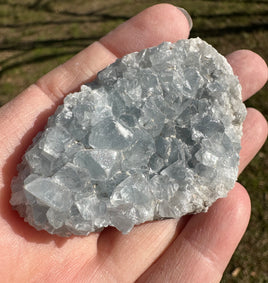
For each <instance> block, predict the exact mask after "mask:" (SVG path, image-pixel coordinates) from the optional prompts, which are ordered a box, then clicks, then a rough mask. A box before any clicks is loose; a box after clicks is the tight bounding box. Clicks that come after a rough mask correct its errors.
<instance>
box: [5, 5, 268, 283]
mask: <svg viewBox="0 0 268 283" xmlns="http://www.w3.org/2000/svg"><path fill="white" fill-rule="evenodd" d="M166 2H168V3H171V4H175V5H177V6H182V7H184V8H186V9H187V10H188V11H189V12H190V14H191V15H192V18H193V21H194V28H193V30H192V32H191V36H192V37H195V36H200V37H202V38H203V39H205V40H207V41H208V42H209V43H211V44H212V45H214V46H215V47H216V48H217V49H218V50H219V51H220V52H221V53H222V54H228V53H230V52H232V51H233V50H236V49H241V48H245V49H251V50H253V51H255V52H257V53H259V54H260V55H261V56H262V57H263V58H265V59H266V60H267V58H268V41H267V38H268V31H267V26H268V17H267V14H268V5H267V4H268V2H267V0H266V1H265V0H263V1H260V0H259V1H257V0H256V1H254V0H252V1H250V0H248V1H246V0H244V1H242V0H239V1H234V0H229V1H202V0H192V1H191V0H189V1H187V0H181V1H166ZM156 3H160V1H150V0H149V1H147V0H136V1H135V0H110V1H105V0H92V1H84V0H74V1H67V0H62V1H58V2H56V1H50V0H24V1H20V0H0V105H3V104H5V103H7V102H8V101H9V100H11V99H12V98H13V97H15V96H16V95H17V94H18V93H20V91H22V90H23V89H24V88H26V87H27V86H28V85H29V84H31V83H33V82H34V81H35V80H36V79H37V78H39V77H40V76H42V75H43V74H45V73H47V72H48V71H49V70H51V69H53V68H54V67H56V66H57V65H59V64H61V63H63V62H64V61H66V60H67V59H68V58H70V57H71V56H73V55H74V54H76V53H77V52H79V51H80V50H81V49H83V48H85V47H86V46H87V45H88V44H90V43H91V42H93V41H94V40H96V39H98V38H100V37H101V36H102V35H104V34H105V33H107V32H109V31H110V30H112V29H113V28H114V27H116V26H117V25H118V24H120V23H122V22H123V21H125V20H126V19H128V18H130V17H131V16H133V15H135V14H136V13H138V12H139V11H141V10H143V9H144V8H146V7H148V6H150V5H153V4H156ZM267 98H268V97H267V88H265V89H263V90H262V91H261V92H260V94H259V95H258V96H256V97H254V98H251V99H250V100H249V101H248V102H247V106H252V107H256V108H258V109H259V110H260V111H261V112H262V113H263V114H264V115H265V116H266V118H267V119H268V99H267ZM267 176H268V144H267V143H266V145H265V146H264V147H263V148H262V150H261V151H260V152H259V153H258V154H257V156H256V157H255V159H254V160H253V162H252V163H251V164H250V166H248V168H247V169H246V170H245V171H244V172H243V174H242V175H241V176H240V178H239V180H240V182H241V183H242V184H243V185H244V186H245V187H247V189H248V191H249V194H250V196H251V200H252V217H251V221H250V224H249V227H248V229H247V232H246V234H245V236H244V238H243V239H242V241H241V243H240V245H239V247H238V249H237V250H236V252H235V254H234V256H233V258H232V260H231V262H230V264H229V265H228V267H227V269H226V271H225V273H224V276H223V279H222V282H268V272H267V266H266V265H267V262H268V252H267V251H268V241H267V239H268V232H267V230H268V229H267V220H268V213H267V201H268V191H267Z"/></svg>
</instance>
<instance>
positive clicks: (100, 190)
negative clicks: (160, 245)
mask: <svg viewBox="0 0 268 283" xmlns="http://www.w3.org/2000/svg"><path fill="white" fill-rule="evenodd" d="M245 115H246V111H245V107H244V105H243V103H242V102H241V87H240V85H239V82H238V79H237V77H236V76H234V74H233V71H232V69H231V67H230V65H229V64H228V63H227V61H226V59H225V58H224V57H223V56H221V55H220V54H219V53H218V52H217V51H216V50H215V49H214V48H213V47H212V46H210V45H208V44H207V43H206V42H204V41H202V40H201V39H199V38H196V39H190V40H181V41H178V42H177V43H175V44H173V43H168V42H164V43H162V44H161V45H159V46H156V47H152V48H149V49H145V50H143V51H141V52H136V53H132V54H129V55H127V56H125V57H123V58H122V59H119V60H117V61H116V62H115V63H114V64H112V65H110V66H108V67H107V68H106V69H104V70H103V71H101V72H100V73H99V74H98V76H97V79H96V80H95V81H93V82H91V83H89V84H88V85H83V86H82V87H81V90H80V92H76V93H73V94H69V95H68V96H67V97H66V98H65V100H64V104H63V105H61V106H59V107H58V109H57V111H56V113H55V114H54V115H53V116H51V117H50V118H49V120H48V124H47V126H46V128H45V130H44V131H43V132H42V133H39V134H38V135H37V137H36V138H35V139H34V141H33V144H32V145H31V146H30V148H29V149H28V150H27V152H26V153H25V155H24V157H23V161H22V163H21V164H20V165H19V166H18V170H19V174H18V176H17V177H15V178H14V179H13V182H12V198H11V201H10V202H11V205H12V206H13V208H15V209H16V210H17V211H18V212H19V214H20V215H21V216H22V217H24V218H25V221H27V222H29V224H31V225H32V226H34V227H35V228H36V229H38V230H41V229H45V230H46V231H48V232H49V233H54V234H58V235H60V236H70V235H71V234H75V235H87V234H88V233H90V232H93V231H98V230H101V229H103V228H104V227H107V226H114V227H116V228H117V229H119V230H121V231H122V232H123V233H127V232H129V231H130V230H131V229H132V228H133V226H134V225H136V224H140V223H143V222H145V221H149V220H156V219H162V218H179V217H181V216H182V215H185V214H188V213H198V212H201V211H206V210H207V208H208V207H209V206H210V205H211V204H212V203H213V202H214V201H215V200H216V199H218V198H220V197H224V196H226V194H227V192H228V191H229V190H230V189H231V188H232V187H233V185H234V182H235V180H236V178H237V172H238V163H239V151H240V140H241V135H242V122H243V120H244V118H245Z"/></svg>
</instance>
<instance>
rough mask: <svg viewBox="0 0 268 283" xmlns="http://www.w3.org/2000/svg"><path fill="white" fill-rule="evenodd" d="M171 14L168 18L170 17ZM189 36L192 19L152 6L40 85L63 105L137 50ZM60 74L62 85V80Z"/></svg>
mask: <svg viewBox="0 0 268 283" xmlns="http://www.w3.org/2000/svg"><path fill="white" fill-rule="evenodd" d="M167 15H168V16H167ZM188 35H189V25H188V20H187V19H186V17H185V15H184V14H183V13H182V12H181V11H179V9H177V8H176V7H174V6H173V5H169V4H159V5H155V6H152V7H150V8H148V9H146V10H144V11H143V12H141V13H140V14H138V15H137V16H135V17H133V18H132V19H130V20H129V21H127V22H125V23H123V24H122V25H120V26H118V27H117V28H116V29H115V30H113V31H112V32H110V33H109V34H107V35H106V36H104V37H103V38H101V39H100V41H99V42H96V43H94V44H93V45H91V46H89V47H88V48H86V49H85V50H83V51H82V52H80V53H79V54H78V55H77V56H75V57H73V58H72V59H70V60H69V61H67V62H66V63H65V64H63V65H62V66H60V67H59V68H56V69H55V70H53V71H52V72H50V73H48V74H47V75H45V76H44V77H42V78H41V79H40V80H39V81H38V82H37V85H38V86H39V87H40V88H41V89H42V90H43V91H44V92H45V93H47V94H48V95H50V96H52V99H53V100H54V101H56V102H59V101H60V99H61V98H62V97H64V96H65V95H66V94H68V93H70V92H71V91H73V90H74V89H76V88H77V87H79V86H80V85H81V84H82V83H84V82H86V81H89V80H90V79H92V78H93V77H94V76H95V75H96V73H97V72H98V71H100V70H101V69H103V68H104V67H105V66H107V65H108V64H110V63H112V62H113V61H115V59H116V58H117V56H118V57H122V56H124V55H126V54H128V53H131V52H134V51H140V50H141V49H144V48H147V47H149V46H152V45H157V44H159V43H161V42H163V41H176V40H179V39H182V38H187V37H188ZM59 75H60V85H59V78H57V77H58V76H59Z"/></svg>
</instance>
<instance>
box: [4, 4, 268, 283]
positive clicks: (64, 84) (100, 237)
mask: <svg viewBox="0 0 268 283" xmlns="http://www.w3.org/2000/svg"><path fill="white" fill-rule="evenodd" d="M166 15H169V17H166ZM158 23H161V24H160V25H158ZM188 34H189V27H188V22H187V21H186V19H185V17H184V15H183V14H182V13H181V12H179V11H178V10H177V9H176V8H175V7H173V6H171V5H164V4H162V5H157V6H154V7H152V8H149V9H147V10H145V11H144V12H143V13H141V14H139V15H138V16H136V17H135V18H133V19H132V20H130V21H128V22H127V23H125V24H124V25H122V26H120V27H119V28H117V29H116V30H115V31H113V32H112V33H110V34H108V35H107V36H105V37H104V38H102V39H101V40H100V42H99V43H94V44H93V45H91V46H89V47H88V48H87V49H85V50H84V51H82V52H81V53H80V54H78V55H77V56H75V57H74V58H73V59H71V60H70V61H69V62H67V63H65V65H63V66H60V67H58V68H57V69H55V70H53V71H52V72H50V73H49V74H47V75H46V76H44V77H43V78H41V79H40V80H39V81H38V82H37V84H35V85H33V86H31V87H29V88H28V89H27V90H26V91H24V92H23V93H22V94H21V95H19V96H18V97H17V98H16V99H15V100H13V101H12V102H10V103H9V104H7V105H5V106H4V107H3V108H2V109H1V110H0V128H1V137H0V139H1V141H0V152H1V157H2V160H1V161H0V166H1V168H2V170H1V173H0V174H1V175H0V184H1V185H0V188H1V191H0V193H1V195H0V201H1V205H0V217H1V218H0V227H1V229H2V231H1V236H0V244H1V254H0V255H1V258H2V259H1V266H0V273H1V274H2V276H1V277H2V278H3V280H4V282H5V281H6V282H13V281H18V282H29V281H34V282H35V281H45V280H46V281H49V282H50V281H56V282H60V281H64V282H66V281H67V282H68V281H71V280H75V282H80V281H90V282H133V281H135V280H137V279H140V281H142V282H144V281H146V280H148V281H152V282H158V281H159V282H163V281H165V282H174V281H180V282H208V281H209V282H217V281H219V280H220V278H221V275H222V272H223V271H224V269H225V267H226V265H227V263H228V261H229V259H230V257H231V255H232V253H233V251H234V249H235V247H236V246H237V244H238V242H239V240H240V239H241V237H242V235H243V233H244V231H245V228H246V226H247V223H248V219H249V214H250V202H249V198H248V195H247V193H246V191H245V190H244V189H243V187H242V186H241V185H239V184H237V185H236V186H235V188H234V190H232V191H231V192H230V193H229V196H228V198H226V199H222V200H219V201H217V202H216V203H215V204H214V205H213V206H212V207H211V208H210V210H209V212H208V213H206V214H199V215H194V216H187V217H184V218H182V219H181V220H180V221H177V220H166V221H158V222H155V223H146V224H144V225H140V226H138V227H136V228H135V229H134V230H133V231H132V232H131V233H130V234H128V235H121V233H119V232H118V231H116V230H115V229H112V228H108V229H105V230H104V231H103V232H102V233H93V234H91V235H90V236H88V237H72V238H70V239H64V238H59V237H57V236H51V235H49V234H47V233H46V232H44V231H42V232H37V231H35V230H34V229H33V228H32V227H30V226H29V225H27V224H25V223H24V222H23V220H22V219H21V218H19V217H18V215H17V213H16V212H14V211H12V210H11V207H10V205H9V203H8V201H9V198H10V190H9V187H10V181H11V178H12V176H14V175H15V174H16V164H17V163H18V162H19V160H20V158H21V156H22V154H23V152H24V151H25V149H26V148H27V147H28V145H29V144H30V143H31V139H32V138H33V136H34V135H35V134H36V133H37V132H38V131H39V130H40V129H42V127H43V126H44V124H45V122H46V119H47V117H48V115H50V114H52V112H53V111H54V110H55V107H56V105H57V104H59V103H60V102H61V100H62V98H63V97H64V95H66V94H67V93H69V92H71V91H73V90H75V89H76V88H77V87H78V86H79V85H81V84H82V83H83V82H85V81H88V80H89V79H92V78H93V77H94V75H95V74H96V73H97V72H98V71H99V70H100V69H102V68H103V67H105V66H106V65H107V64H109V63H111V62H113V61H114V60H115V58H116V56H119V57H121V56H122V55H124V54H126V53H130V52H132V51H136V50H140V49H143V48H146V47H148V46H152V45H156V44H158V43H160V42H162V41H176V40H178V39H180V38H186V37H187V36H188ZM228 60H229V62H230V63H231V65H232V67H233V69H234V71H235V73H236V74H237V75H238V76H239V79H240V82H241V84H242V88H243V97H244V99H246V98H248V97H250V96H251V95H252V94H254V93H255V92H256V91H258V90H259V89H260V88H261V87H262V86H263V84H264V83H265V82H266V80H267V67H266V65H265V63H264V62H263V60H262V59H261V58H260V57H259V56H258V55H256V54H254V53H252V52H250V51H237V52H234V53H232V54H231V55H229V56H228ZM85 62H86V63H85ZM245 62H246V68H244V66H243V64H245ZM77 65H79V68H78V69H77V70H75V69H74V66H77ZM253 125H254V126H253ZM266 136H267V125H266V122H265V120H264V118H263V117H262V115H261V114H260V113H259V112H257V111H256V110H254V109H249V110H248V115H247V118H246V121H245V124H244V136H243V140H242V151H241V155H240V156H241V161H240V171H241V170H242V169H243V168H244V167H245V166H246V165H247V163H248V162H249V161H250V160H251V159H252V157H253V156H254V155H255V154H256V152H257V151H258V149H259V148H260V147H261V145H262V144H263V142H264V140H265V139H266Z"/></svg>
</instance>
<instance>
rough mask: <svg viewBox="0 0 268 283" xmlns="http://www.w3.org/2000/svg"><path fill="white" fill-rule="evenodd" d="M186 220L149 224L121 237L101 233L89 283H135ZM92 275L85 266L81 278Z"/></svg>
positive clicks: (113, 231)
mask: <svg viewBox="0 0 268 283" xmlns="http://www.w3.org/2000/svg"><path fill="white" fill-rule="evenodd" d="M188 219H189V216H186V217H183V218H182V219H181V220H180V221H179V222H178V220H176V219H170V220H163V221H157V222H149V223H145V224H143V225H139V226H136V227H135V228H134V229H133V230H132V231H131V232H130V233H129V234H127V235H122V233H121V232H119V231H117V230H116V229H113V228H108V229H106V230H104V231H103V232H102V233H101V235H100V237H99V239H98V257H97V261H98V266H99V267H98V269H97V272H95V273H94V275H93V276H91V277H90V282H110V281H111V278H114V279H115V280H114V281H115V282H134V281H135V280H136V279H137V278H138V277H139V276H140V274H142V273H143V272H144V270H146V269H147V268H148V267H149V266H150V265H151V264H152V261H154V260H156V259H157V258H158V257H159V256H160V255H161V253H163V251H164V250H165V249H166V247H167V246H168V245H169V244H170V243H172V241H173V240H174V238H175V237H176V235H177V234H178V233H180V231H181V230H182V229H183V227H184V226H185V225H186V223H187V221H188ZM91 274H92V271H91V270H89V269H88V267H87V266H85V268H84V270H82V271H80V275H81V278H83V277H84V278H89V276H90V275H91Z"/></svg>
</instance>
